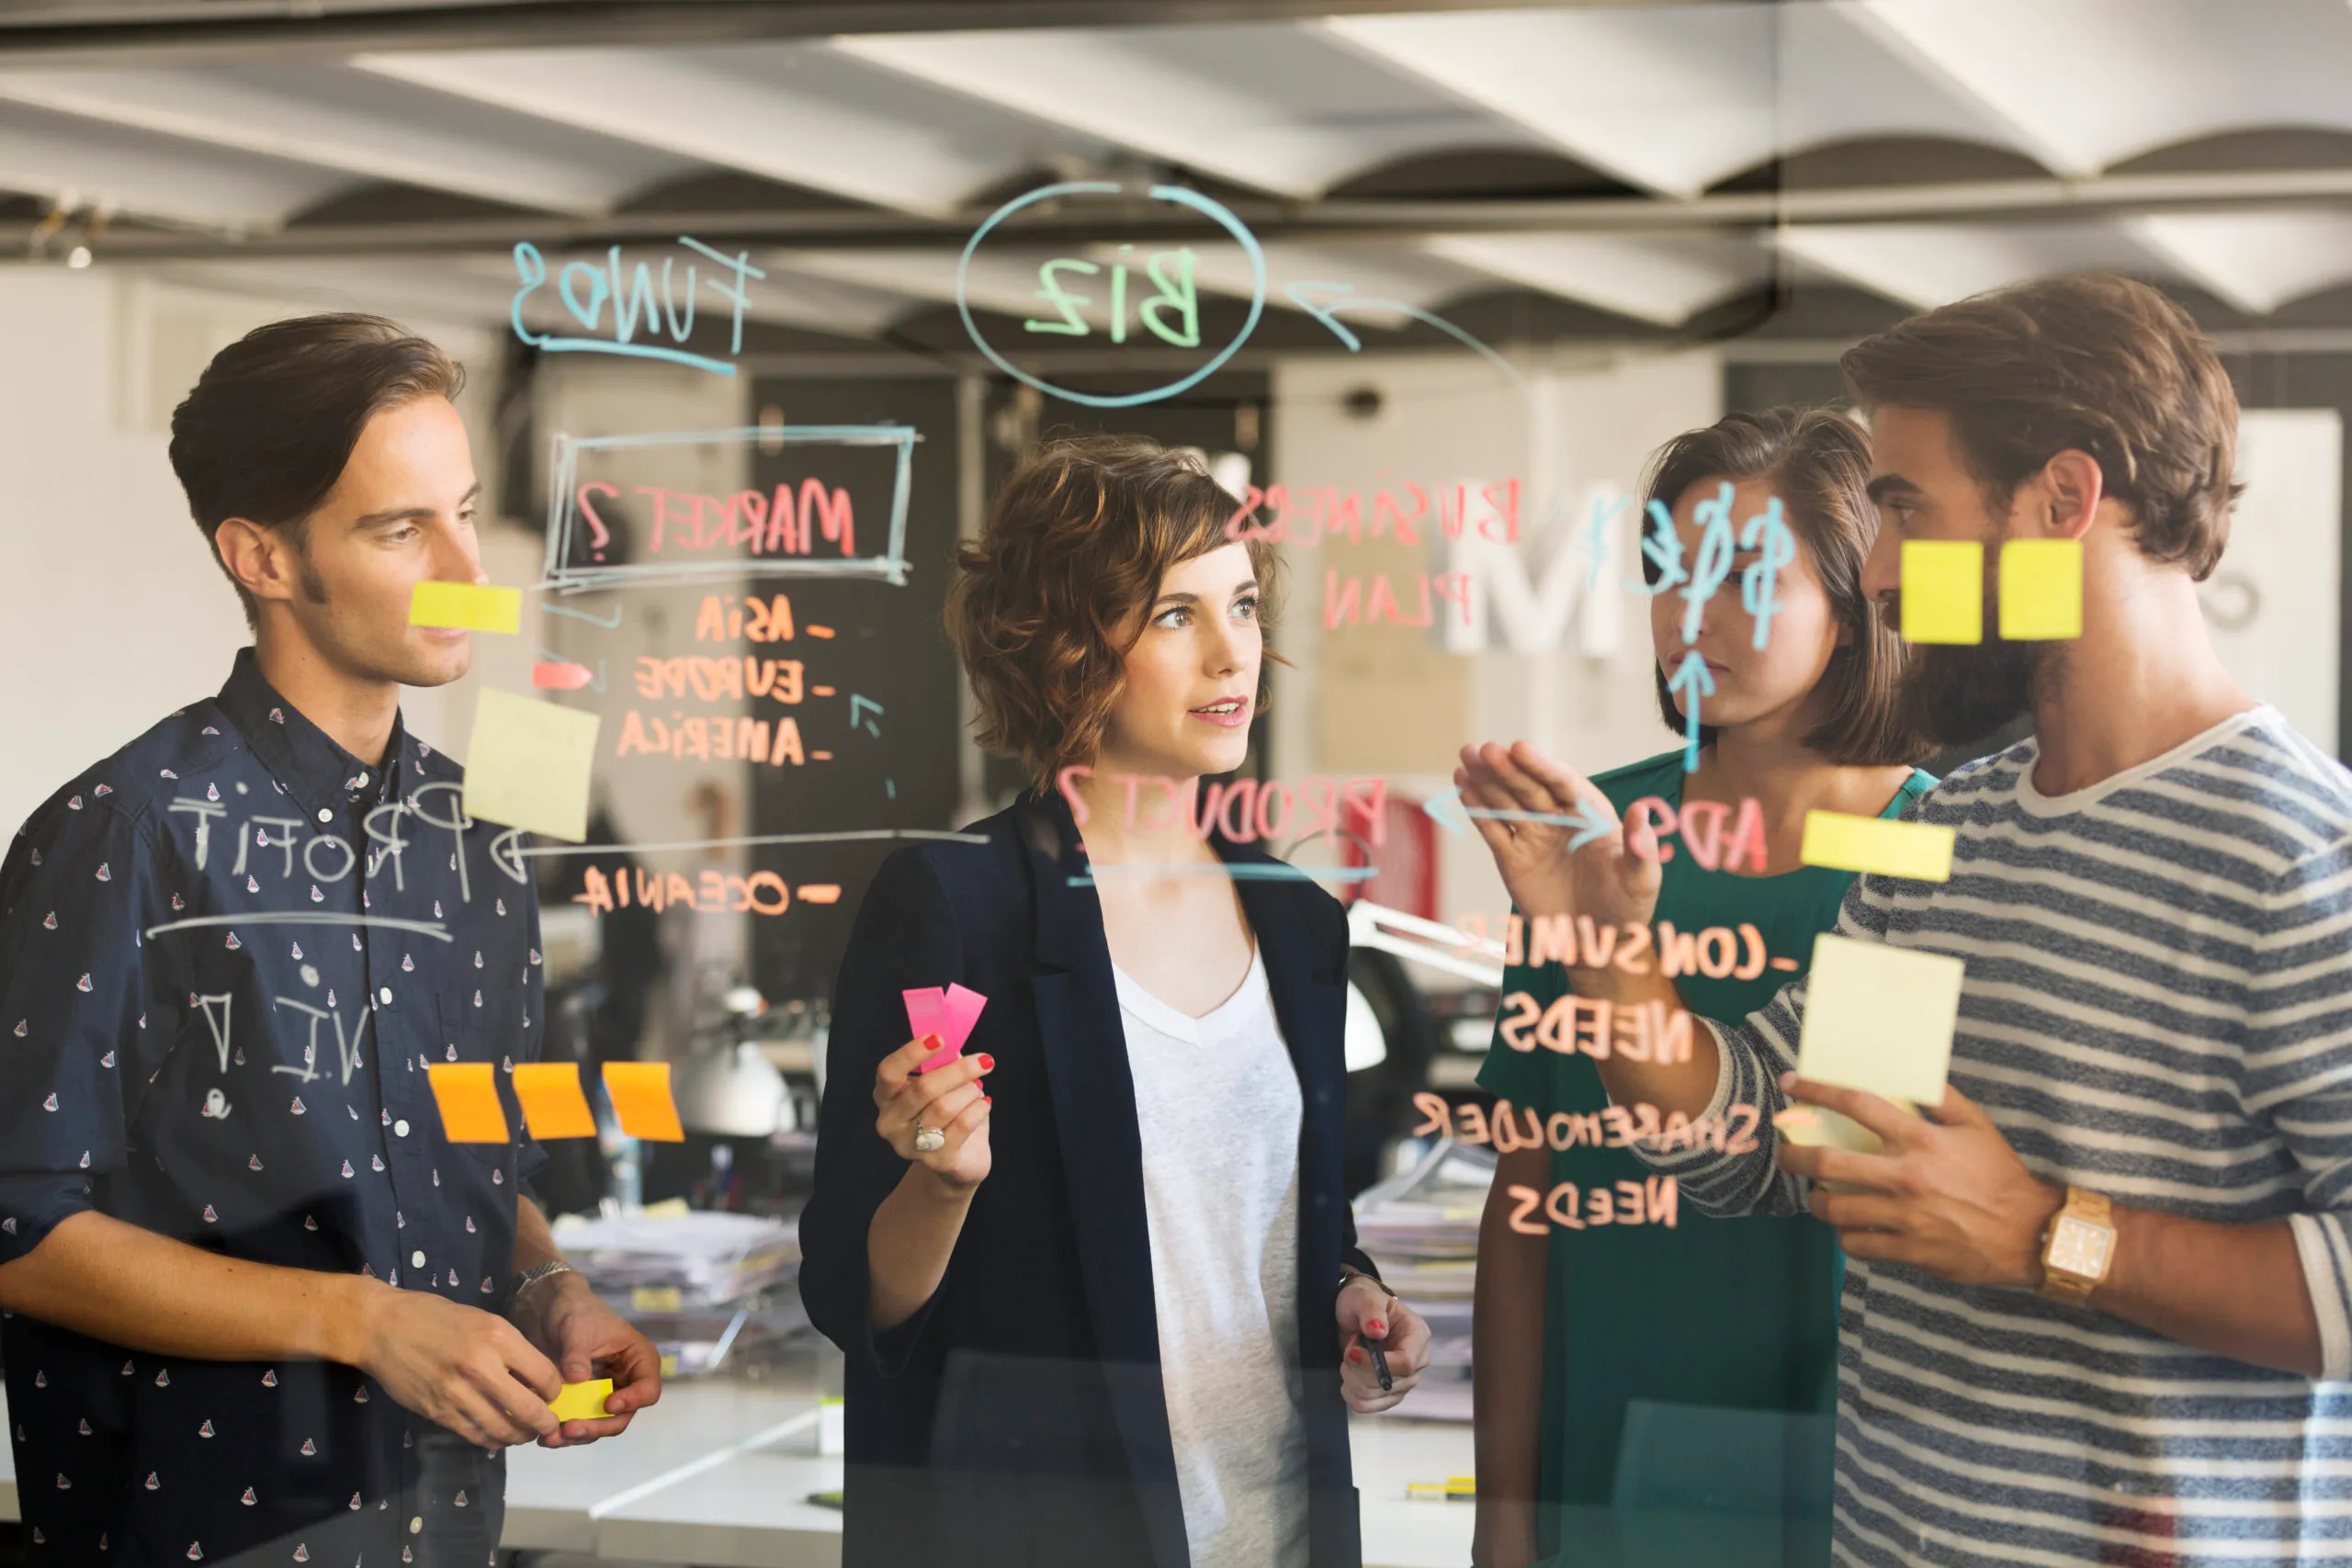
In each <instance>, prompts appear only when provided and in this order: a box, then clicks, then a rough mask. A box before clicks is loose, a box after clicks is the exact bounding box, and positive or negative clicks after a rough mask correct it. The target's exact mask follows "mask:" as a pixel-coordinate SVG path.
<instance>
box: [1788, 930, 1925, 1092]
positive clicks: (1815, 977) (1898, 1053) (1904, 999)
mask: <svg viewBox="0 0 2352 1568" xmlns="http://www.w3.org/2000/svg"><path fill="white" fill-rule="evenodd" d="M1964 972H1965V965H1963V964H1962V963H1961V961H1960V960H1959V959H1957V958H1948V957H1946V956H1944V955H1943V954H1942V953H1916V952H1913V951H1911V950H1910V949H1908V948H1901V947H1889V946H1887V945H1886V944H1885V943H1884V942H1856V941H1854V940H1853V939H1851V938H1849V937H1842V936H1836V935H1833V934H1830V933H1828V932H1824V933H1823V934H1822V935H1820V936H1818V937H1816V938H1815V939H1814V943H1813V970H1812V973H1811V975H1810V976H1808V977H1807V979H1806V982H1805V999H1804V1032H1802V1034H1801V1035H1800V1036H1799V1038H1798V1042H1797V1076H1798V1077H1805V1078H1810V1079H1812V1080H1813V1081H1814V1082H1815V1083H1826V1084H1838V1085H1842V1086H1843V1087H1845V1088H1848V1089H1867V1090H1869V1091H1870V1092H1871V1093H1872V1094H1876V1095H1883V1096H1884V1097H1885V1098H1887V1099H1889V1100H1909V1101H1910V1102H1911V1103H1912V1104H1914V1105H1939V1104H1941V1103H1942V1102H1943V1098H1944V1077H1945V1075H1946V1074H1947V1073H1948V1072H1950V1071H1951V1032H1952V1028H1953V1026H1954V1025H1955V1024H1956V1023H1958V1022H1959V1021H1960V983H1961V977H1962V975H1963V973H1964Z"/></svg>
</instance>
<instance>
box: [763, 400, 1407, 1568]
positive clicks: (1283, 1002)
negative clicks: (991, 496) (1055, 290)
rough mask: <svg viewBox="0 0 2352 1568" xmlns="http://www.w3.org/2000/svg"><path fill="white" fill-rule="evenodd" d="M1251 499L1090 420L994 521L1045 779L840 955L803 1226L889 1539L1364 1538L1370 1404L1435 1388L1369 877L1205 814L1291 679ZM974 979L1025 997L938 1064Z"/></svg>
mask: <svg viewBox="0 0 2352 1568" xmlns="http://www.w3.org/2000/svg"><path fill="white" fill-rule="evenodd" d="M1232 513H1233V502H1232V501H1231V499H1230V498H1229V497H1228V496H1227V495H1226V494H1225V492H1224V491H1222V490H1220V489H1219V488H1218V487H1217V485H1216V482H1215V481H1214V480H1212V479H1210V478H1209V477H1208V476H1207V474H1206V473H1204V471H1202V469H1201V468H1200V467H1199V465H1198V464H1196V463H1194V462H1193V461H1192V460H1191V459H1189V458H1187V457H1183V456H1181V455H1179V454H1176V453H1171V452H1169V451H1166V450H1163V449H1162V448H1160V447H1159V446H1156V445H1154V444H1153V443H1150V442H1148V441H1144V440H1140V439H1136V438H1132V437H1111V436H1094V437H1086V438H1080V439H1074V440H1069V441H1063V442H1059V443H1057V444H1055V445H1053V446H1048V447H1047V448H1046V450H1045V451H1044V452H1042V453H1041V454H1039V455H1038V456H1037V457H1035V458H1033V459H1032V460H1031V461H1030V462H1028V463H1027V464H1026V465H1024V466H1023V468H1021V470H1020V471H1019V472H1017V473H1016V474H1014V475H1013V477H1012V479H1011V481H1010V482H1009V483H1008V484H1007V486H1006V488H1005V490H1004V492H1003V494H1002V495H1001V496H1000V497H999V498H998V501H997V503H996V505H995V508H994V510H993V511H992V513H990V515H989V520H988V524H987V526H986V528H985V530H984V531H983V533H982V534H981V536H980V537H979V538H978V540H976V541H974V542H973V543H971V544H968V545H967V546H965V547H963V549H962V551H961V552H960V554H959V557H958V561H957V567H958V572H957V577H956V582H955V584H954V586H953V588H952V589H951V590H950V592H949V597H948V606H947V626H948V630H949V633H950V635H951V636H952V637H953V638H954V640H955V642H956V647H957V649H958V651H959V652H960V653H961V655H962V657H963V660H964V665H965V668H966V670H967V671H968V673H969V675H970V678H971V682H972V690H973V694H974V695H975V696H976V697H977V699H978V708H979V716H980V739H981V741H982V743H983V744H984V745H986V746H988V747H989V748H990V749H991V750H995V751H998V752H1000V753H1002V754H1010V755H1012V756H1015V757H1018V758H1019V759H1021V760H1022V761H1023V763H1024V764H1025V765H1026V766H1027V768H1028V770H1029V773H1030V776H1031V779H1032V782H1033V785H1034V787H1033V789H1032V790H1031V791H1030V793H1028V794H1026V795H1023V797H1022V798H1021V799H1020V800H1019V801H1017V802H1015V803H1014V804H1013V806H1012V807H1010V808H1009V809H1007V810H1005V811H1002V812H1000V813H998V814H997V815H996V816H994V817H991V818H987V819H986V820H984V821H981V822H978V823H975V824H973V825H972V827H971V829H969V831H970V832H972V833H974V834H977V835H978V836H979V837H980V838H981V839H983V840H985V842H983V843H979V844H971V843H963V842H933V843H925V844H921V845H917V846H914V847H912V848H909V849H906V850H902V851H900V852H898V853H897V854H895V855H893V856H892V857H891V858H890V859H889V860H888V862H887V863H885V864H884V865H883V867H882V869H881V871H880V873H879V874H877V875H876V879H875V882H874V885H873V887H872V888H871V889H870V890H869V891H868V893H867V894H866V897H865V904H864V906H863V907H862V908H860V910H859V912H858V919H857V923H856V926H855V929H854V933H853V935H852V937H851V940H850V946H849V950H848V953H847V954H846V955H845V956H844V958H843V959H842V973H841V980H840V984H839V987H838V988H837V992H836V997H835V1002H834V1010H833V1022H832V1032H831V1043H830V1045H829V1048H828V1055H827V1067H828V1073H827V1079H826V1082H827V1091H826V1095H825V1101H824V1107H823V1113H822V1119H821V1124H820V1132H819V1137H818V1153H817V1186H816V1194H815V1196H814V1197H813V1198H812V1199H811V1200H810V1201H809V1207H808V1209H807V1211H806V1212H805V1213H803V1215H802V1216H801V1223H800V1224H801V1244H802V1248H803V1251H804V1253H805V1256H806V1262H805V1263H804V1265H803V1269H802V1276H801V1278H802V1294H803V1297H804V1299H805V1300H806V1301H807V1303H808V1306H809V1316H810V1318H811V1319H812V1320H813V1321H814V1322H815V1323H816V1325H817V1326H818V1327H819V1328H820V1330H822V1331H823V1332H824V1334H825V1335H826V1336H827V1337H829V1338H831V1340H832V1341H833V1342H834V1343H835V1344H837V1345H839V1346H840V1347H841V1348H842V1351H843V1352H844V1353H845V1354H846V1356H847V1357H848V1391H847V1394H848V1396H847V1412H846V1414H847V1418H848V1461H849V1462H848V1472H847V1478H846V1484H845V1504H846V1517H845V1518H844V1521H843V1537H842V1561H843V1562H844V1563H846V1564H848V1565H849V1568H863V1565H866V1564H874V1565H881V1564H888V1565H890V1568H899V1565H902V1564H908V1563H925V1562H949V1561H953V1562H956V1563H957V1564H959V1568H963V1565H969V1564H973V1563H982V1564H1000V1563H1001V1564H1005V1565H1007V1568H1012V1565H1015V1564H1017V1565H1019V1568H1036V1565H1039V1564H1059V1563H1068V1564H1071V1565H1073V1568H1076V1565H1079V1564H1084V1565H1085V1568H1098V1565H1100V1564H1103V1563H1120V1564H1140V1565H1147V1568H1150V1565H1156V1568H1187V1565H1190V1568H1206V1565H1209V1564H1217V1565H1225V1564H1231V1565H1234V1568H1240V1565H1244V1564H1247V1565H1249V1568H1268V1565H1272V1568H1310V1565H1311V1568H1345V1565H1348V1564H1353V1563H1355V1562H1358V1561H1359V1559H1360V1551H1359V1542H1358V1537H1357V1517H1356V1498H1355V1492H1354V1489H1353V1486H1352V1484H1351V1480H1350V1468H1349V1459H1348V1434H1347V1412H1348V1410H1349V1409H1351V1408H1352V1409H1356V1410H1378V1409H1384V1408H1385V1407H1387V1406H1388V1405H1390V1404H1395V1403H1396V1402H1397V1400H1398V1399H1400V1398H1402V1397H1403V1395H1404V1393H1405V1392H1406V1390H1408V1388H1410V1387H1411V1386H1412V1383H1413V1381H1414V1378H1415V1377H1416V1376H1417V1375H1418V1373H1419V1371H1420V1369H1421V1367H1422V1365H1423V1364H1424V1363H1425V1361H1426V1360H1427V1343H1428V1330H1427V1328H1426V1326H1425V1325H1423V1324H1422V1323H1421V1321H1420V1319H1419V1317H1418V1316H1417V1315H1416V1314H1414V1313H1413V1312H1412V1311H1411V1309H1409V1308H1408V1307H1406V1306H1404V1305H1403V1304H1402V1303H1399V1302H1397V1300H1396V1298H1395V1297H1393V1296H1391V1295H1390V1294H1389V1293H1388V1292H1387V1291H1386V1290H1385V1288H1383V1287H1382V1286H1381V1284H1380V1282H1379V1276H1378V1273H1377V1271H1376V1270H1375V1269H1374V1267H1373V1264H1372V1261H1371V1259H1369V1258H1366V1257H1365V1256H1364V1255H1363V1253H1362V1252H1360V1251H1358V1250H1357V1249H1356V1247H1355V1245H1354V1242H1355V1227H1354V1223H1353V1220H1352V1218H1351V1214H1350V1213H1349V1208H1348V1202H1347V1197H1346V1193H1345V1190H1344V1189H1343V1187H1342V1185H1341V1179H1340V1140H1341V1113H1342V1111H1343V1109H1344V1107H1343V1098H1344V1094H1345V1089H1346V1069H1345V1066H1344V1064H1343V1062H1342V1059H1341V1053H1340V1036H1341V1031H1342V1024H1343V1020H1344V1017H1345V1011H1346V1006H1345V1002H1346V988H1347V927H1346V921H1345V919H1343V917H1342V915H1341V912H1340V907H1339V905H1338V904H1337V902H1335V901H1334V900H1333V899H1332V898H1331V897H1329V895H1328V894H1326V893H1324V892H1323V891H1322V890H1321V889H1320V888H1317V886H1315V885H1314V884H1313V883H1312V882H1310V881H1308V880H1306V878H1305V877H1304V876H1303V875H1295V874H1294V875H1284V874H1283V873H1282V870H1281V869H1280V863H1278V862H1275V861H1273V860H1272V858H1271V857H1270V856H1268V855H1266V854H1265V853H1263V852H1261V851H1260V850H1258V849H1256V848H1254V847H1252V846H1251V845H1249V844H1243V843H1237V842H1234V841H1231V840H1229V839H1227V838H1226V837H1225V836H1224V833H1223V832H1222V831H1221V830H1220V829H1216V828H1215V827H1214V825H1209V830H1208V831H1206V832H1201V831H1197V830H1196V825H1200V824H1201V819H1202V818H1203V817H1204V816H1208V815H1211V814H1209V813H1205V812H1201V811H1199V809H1198V803H1197V799H1196V796H1197V795H1198V791H1199V787H1200V780H1201V778H1202V776H1203V775H1204V774H1216V773H1227V772H1230V771H1232V770H1233V769H1235V768H1237V767H1238V766H1239V765H1240V764H1241V762H1242V760H1243V757H1244V754H1245V753H1246V752H1247V750H1248V749H1249V735H1250V728H1249V727H1250V716H1251V713H1252V711H1253V710H1254V709H1255V708H1256V707H1257V706H1258V705H1259V704H1260V703H1261V694H1262V679H1261V678H1262V675H1263V671H1264V658H1265V648H1264V642H1263V636H1262V630H1261V627H1262V625H1263V622H1262V618H1261V616H1262V606H1263V603H1264V599H1265V596H1266V591H1267V586H1268V579H1269V576H1270V575H1271V572H1272V566H1273V558H1272V550H1271V548H1270V547H1268V546H1266V545H1264V544H1262V543H1258V542H1254V541H1253V542H1242V543H1237V542H1232V541H1229V540H1228V539H1227V529H1226V523H1227V518H1229V517H1230V516H1231V515H1232ZM1241 831H1244V832H1246V831H1247V829H1241ZM951 984H954V985H961V986H963V987H966V988H967V989H968V990H971V991H976V992H978V993H979V994H980V995H982V996H983V997H985V998H987V1002H986V1005H985V1008H984V1009H983V1010H982V1011H981V1013H980V1015H979V1019H978V1024H977V1026H976V1027H975V1028H974V1030H973V1031H972V1033H971V1035H970V1038H969V1040H968V1041H967V1043H966V1044H965V1047H964V1050H963V1054H962V1055H961V1056H960V1057H958V1058H956V1059H952V1060H947V1061H944V1062H939V1061H938V1060H937V1058H936V1057H935V1056H934V1053H935V1052H936V1051H937V1050H938V1047H939V1043H940V1042H939V1040H938V1038H937V1037H936V1036H935V1035H924V1036H922V1037H920V1038H915V1039H910V1038H909V1035H910V1033H912V1032H915V1031H914V1027H913V1025H912V1024H911V1023H910V1019H909V1015H908V1008H907V1002H906V998H905V993H906V992H907V991H908V990H909V989H910V988H915V987H944V986H947V985H951ZM926 1059H931V1060H933V1063H934V1065H933V1066H930V1067H929V1069H928V1070H926V1069H925V1066H924V1064H925V1062H926ZM1383 1359H1385V1373H1384V1372H1383V1371H1382V1370H1381V1362H1382V1361H1383Z"/></svg>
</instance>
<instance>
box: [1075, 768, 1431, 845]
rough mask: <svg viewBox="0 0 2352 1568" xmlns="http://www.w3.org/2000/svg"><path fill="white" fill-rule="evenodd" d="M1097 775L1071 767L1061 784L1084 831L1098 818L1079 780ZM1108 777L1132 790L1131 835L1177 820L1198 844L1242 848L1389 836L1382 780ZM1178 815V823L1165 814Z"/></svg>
mask: <svg viewBox="0 0 2352 1568" xmlns="http://www.w3.org/2000/svg"><path fill="white" fill-rule="evenodd" d="M1093 776H1094V770H1093V769H1092V768H1090V767H1088V766H1086V765H1085V764H1084V763H1074V764H1072V765H1071V766H1069V767H1067V768H1064V769H1063V770H1062V771H1061V773H1060V775H1059V779H1058V782H1059V784H1060V786H1061V792H1062V798H1063V799H1065V800H1067V801H1068V802H1069V810H1070V816H1071V818H1073V819H1074V820H1075V821H1076V822H1077V823H1078V825H1079V826H1080V827H1081V828H1083V827H1085V826H1086V823H1087V819H1088V818H1090V817H1091V816H1092V815H1093V811H1092V808H1091V807H1089V806H1088V805H1087V804H1086V798H1085V796H1083V795H1080V794H1079V791H1078V781H1079V780H1080V779H1081V778H1091V777H1093ZM1103 777H1104V778H1107V779H1113V780H1115V781H1117V782H1118V783H1120V784H1123V785H1125V791H1126V815H1125V820H1126V826H1127V827H1128V828H1130V829H1133V828H1134V827H1136V824H1137V823H1138V821H1140V822H1141V823H1142V825H1143V826H1145V827H1147V828H1156V827H1159V826H1160V825H1161V824H1162V822H1164V821H1168V820H1173V821H1177V822H1182V823H1183V824H1184V825H1185V826H1187V827H1189V828H1190V829H1192V830H1193V837H1195V838H1199V839H1205V838H1207V837H1208V836H1209V834H1210V833H1211V832H1212V831H1217V832H1222V833H1223V834H1224V835H1225V836H1226V837H1227V839H1229V840H1232V841H1233V842H1235V843H1238V844H1247V843H1251V842H1254V841H1255V840H1260V839H1266V840H1274V839H1284V838H1290V837H1292V836H1293V835H1295V836H1297V837H1298V838H1299V839H1300V840H1306V839H1311V838H1314V837H1316V836H1317V835H1318V834H1319V835H1321V836H1322V837H1324V838H1325V839H1329V838H1332V837H1334V836H1336V835H1338V834H1340V833H1351V832H1361V833H1362V834H1363V836H1364V837H1366V838H1368V839H1370V840H1371V841H1372V842H1373V843H1374V844H1378V843H1380V842H1381V840H1382V837H1383V834H1384V831H1385V813H1384V812H1383V810H1382V807H1383V806H1384V805H1385V803H1386V801H1387V798H1388V781H1387V780H1385V779H1383V778H1376V777H1375V778H1353V779H1346V780H1339V781H1335V780H1332V779H1328V778H1323V777H1321V776H1319V775H1317V776H1310V777H1307V778H1303V779H1300V780H1299V781H1298V782H1297V784H1295V786H1294V785H1292V784H1285V783H1283V781H1282V780H1280V779H1268V780H1266V781H1265V782H1264V783H1262V784H1261V783H1260V782H1259V781H1258V780H1256V779H1235V780H1232V781H1231V782H1229V783H1218V784H1207V785H1205V786H1204V785H1203V784H1201V782H1200V781H1198V780H1193V781H1191V782H1189V783H1185V784H1179V783H1178V782H1177V781H1176V780H1174V779H1170V778H1163V777H1161V776H1159V775H1158V774H1147V773H1105V774H1103ZM1146 785H1151V786H1155V787H1156V788H1157V789H1158V790H1159V794H1157V795H1151V796H1149V797H1146V796H1145V795H1143V793H1142V792H1143V790H1144V787H1145V786H1146ZM1277 806H1279V807H1280V810H1279V811H1277V810H1276V809H1275V808H1276V807H1277ZM1171 811H1172V812H1174V813H1175V816H1174V817H1173V818H1166V817H1164V816H1163V815H1162V813H1165V812H1171Z"/></svg>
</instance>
